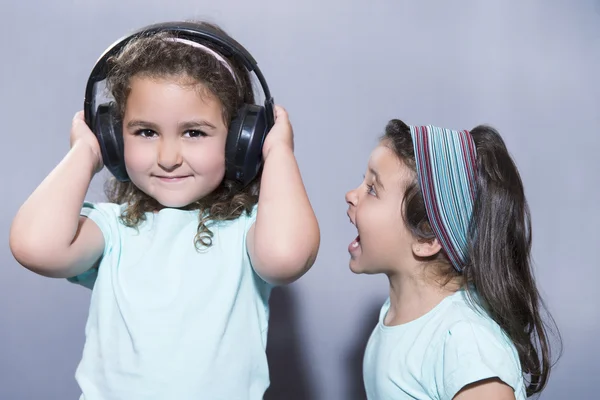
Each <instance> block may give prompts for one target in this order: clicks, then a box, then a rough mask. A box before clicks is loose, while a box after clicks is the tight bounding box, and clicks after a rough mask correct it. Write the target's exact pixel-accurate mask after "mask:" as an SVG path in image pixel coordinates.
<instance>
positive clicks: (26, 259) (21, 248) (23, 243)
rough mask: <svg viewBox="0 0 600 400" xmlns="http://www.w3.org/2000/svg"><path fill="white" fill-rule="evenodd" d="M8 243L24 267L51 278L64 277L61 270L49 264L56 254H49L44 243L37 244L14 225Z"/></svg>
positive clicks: (14, 256)
mask: <svg viewBox="0 0 600 400" xmlns="http://www.w3.org/2000/svg"><path fill="white" fill-rule="evenodd" d="M8 244H9V248H10V252H11V253H12V256H13V258H14V259H15V260H16V261H17V263H19V265H21V266H22V267H24V268H26V269H28V270H30V271H32V272H34V273H36V274H38V275H42V276H46V277H50V278H55V277H62V275H61V274H60V272H59V271H57V270H56V269H55V268H53V267H52V265H50V264H49V260H52V259H55V258H56V255H54V254H49V252H48V251H46V250H45V249H44V248H43V246H42V245H40V244H36V243H35V241H34V240H31V239H28V238H27V237H26V236H25V235H19V234H18V232H17V231H15V230H14V229H12V227H11V232H10V235H9V239H8Z"/></svg>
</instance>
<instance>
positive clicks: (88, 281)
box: [67, 202, 116, 289]
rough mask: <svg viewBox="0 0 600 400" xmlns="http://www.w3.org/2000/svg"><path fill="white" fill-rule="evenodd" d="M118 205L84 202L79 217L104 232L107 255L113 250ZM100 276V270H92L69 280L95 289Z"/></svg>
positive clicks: (105, 252)
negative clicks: (115, 211) (113, 223)
mask: <svg viewBox="0 0 600 400" xmlns="http://www.w3.org/2000/svg"><path fill="white" fill-rule="evenodd" d="M115 207H116V205H114V204H106V203H97V204H95V203H90V202H84V203H83V207H82V208H81V211H80V213H79V215H81V216H83V217H86V218H89V219H91V220H92V221H94V223H95V224H96V225H97V226H98V228H99V229H100V231H101V232H102V236H103V237H104V252H103V254H107V251H108V250H110V248H111V238H112V231H113V230H112V229H111V226H112V222H113V221H114V220H115V215H114V210H112V208H115ZM97 276H98V268H96V267H94V268H90V269H88V270H87V271H85V272H83V273H81V274H79V275H76V276H73V277H70V278H67V280H68V281H69V282H71V283H75V284H78V285H81V286H83V287H86V288H88V289H92V288H93V287H94V283H95V282H96V278H97Z"/></svg>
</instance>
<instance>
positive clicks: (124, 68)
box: [105, 22, 262, 249]
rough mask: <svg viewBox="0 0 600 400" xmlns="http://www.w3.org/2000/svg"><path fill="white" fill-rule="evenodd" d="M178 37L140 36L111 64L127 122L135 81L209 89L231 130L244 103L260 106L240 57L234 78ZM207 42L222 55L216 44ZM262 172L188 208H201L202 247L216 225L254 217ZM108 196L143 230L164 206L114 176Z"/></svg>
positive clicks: (111, 80)
mask: <svg viewBox="0 0 600 400" xmlns="http://www.w3.org/2000/svg"><path fill="white" fill-rule="evenodd" d="M195 23H196V24H197V25H198V26H199V27H208V28H209V29H212V30H216V31H218V32H219V33H220V34H221V35H222V36H224V37H229V35H228V34H227V33H226V32H225V31H223V29H221V28H220V27H218V26H217V25H215V24H211V23H207V22H195ZM175 37H177V35H176V34H175V33H172V32H160V33H156V34H153V35H140V36H139V37H137V38H135V39H133V40H132V41H131V42H129V43H128V44H127V45H126V46H125V47H124V48H123V49H122V50H121V51H120V52H119V53H118V54H117V55H116V56H114V57H111V58H110V59H109V60H108V63H109V65H108V67H109V73H108V76H107V80H106V84H107V89H108V90H109V91H110V93H111V94H112V96H113V97H114V99H115V103H116V105H117V108H118V110H119V117H120V119H121V121H122V120H123V116H124V114H125V105H126V103H127V98H128V96H129V93H130V91H131V86H130V82H131V79H132V78H133V77H140V76H142V77H147V78H173V79H177V80H178V81H184V82H186V83H187V81H190V82H193V84H194V85H201V87H202V89H203V90H205V91H206V92H208V93H210V94H211V95H213V96H214V97H215V98H216V99H218V100H219V101H220V104H221V106H222V109H223V120H224V121H225V124H226V126H227V127H229V125H230V123H231V121H232V120H233V118H235V116H236V114H237V110H238V109H239V108H240V107H241V106H242V105H243V104H244V103H254V92H253V88H252V81H251V80H250V75H249V72H248V71H247V70H246V68H245V67H244V66H243V65H242V64H241V63H239V62H238V61H237V60H236V59H233V58H229V59H227V61H228V63H229V65H230V66H231V67H232V69H233V72H234V74H235V79H234V77H233V76H232V74H231V72H230V71H229V70H228V69H227V68H226V67H225V66H224V65H223V64H222V63H221V62H220V61H219V60H217V59H216V58H215V57H214V56H213V55H211V54H209V53H207V52H206V51H203V50H202V49H198V48H196V47H193V46H190V45H189V44H185V43H181V42H176V41H173V40H169V39H172V38H175ZM203 44H204V45H205V46H207V47H209V48H211V49H213V50H215V51H217V52H218V50H217V49H216V48H214V46H211V44H210V43H203ZM236 81H237V82H236ZM261 172H262V171H259V173H258V175H257V177H256V178H254V180H253V181H252V182H251V183H250V184H249V185H247V186H245V187H242V185H241V184H239V183H238V182H235V181H232V180H229V179H227V178H224V179H223V181H222V182H221V184H220V185H219V186H218V187H217V189H215V190H214V191H213V192H212V193H210V194H209V195H208V196H205V197H204V198H202V199H199V200H197V201H196V202H194V203H192V204H188V205H187V206H186V207H184V209H187V210H199V225H198V232H197V234H196V236H195V238H194V243H195V245H196V248H198V249H199V248H200V247H202V246H205V247H210V246H211V245H212V237H213V232H212V231H211V230H210V229H209V226H210V225H213V224H214V223H215V222H217V221H226V220H233V219H236V218H238V217H239V216H241V215H242V213H244V212H246V213H248V214H250V213H251V211H252V208H253V207H254V206H255V205H256V204H257V202H258V192H259V188H260V176H261ZM105 193H106V196H107V197H108V200H109V201H110V202H113V203H117V204H126V207H125V209H124V211H123V213H122V214H121V216H120V219H121V222H122V223H123V224H125V225H126V226H128V227H137V226H138V225H139V224H140V223H141V222H142V221H144V220H145V219H146V215H145V213H147V212H155V211H158V210H160V209H161V208H163V207H162V205H161V204H159V203H158V201H156V200H155V199H153V198H152V197H150V196H148V195H147V194H146V193H144V192H143V191H141V190H140V189H139V188H137V187H136V186H135V185H134V184H133V183H132V182H120V181H118V180H116V179H115V178H114V177H113V178H110V179H109V180H108V181H107V182H106V185H105Z"/></svg>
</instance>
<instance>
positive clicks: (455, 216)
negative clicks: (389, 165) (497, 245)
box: [410, 125, 477, 272]
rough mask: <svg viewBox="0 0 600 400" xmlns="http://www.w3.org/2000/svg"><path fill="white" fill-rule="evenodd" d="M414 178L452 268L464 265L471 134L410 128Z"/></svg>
mask: <svg viewBox="0 0 600 400" xmlns="http://www.w3.org/2000/svg"><path fill="white" fill-rule="evenodd" d="M410 133H411V135H412V140H413V146H414V150H415V159H416V164H417V175H418V178H419V184H420V185H421V191H422V193H423V199H424V201H425V210H426V211H427V216H428V217H429V222H430V224H431V227H432V229H433V232H434V233H435V236H436V238H437V239H438V240H439V241H440V244H441V246H442V248H443V249H444V250H445V251H446V254H447V255H448V258H449V259H450V262H452V265H453V266H454V268H455V269H456V270H457V271H458V272H461V271H462V270H463V267H464V266H465V265H466V263H467V258H468V257H467V235H468V232H469V223H470V221H471V215H472V214H473V203H474V201H475V184H476V182H475V179H476V168H477V155H476V150H475V143H474V142H473V138H472V137H471V134H470V133H469V132H468V131H466V130H462V131H454V130H450V129H444V128H438V127H435V126H431V125H428V126H411V127H410Z"/></svg>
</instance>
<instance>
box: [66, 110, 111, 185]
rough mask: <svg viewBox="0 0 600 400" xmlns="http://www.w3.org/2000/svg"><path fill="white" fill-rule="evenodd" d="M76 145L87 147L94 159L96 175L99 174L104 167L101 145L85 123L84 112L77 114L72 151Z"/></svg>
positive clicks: (73, 128)
mask: <svg viewBox="0 0 600 400" xmlns="http://www.w3.org/2000/svg"><path fill="white" fill-rule="evenodd" d="M76 145H77V146H86V147H87V148H88V149H89V150H90V154H91V155H92V157H93V158H94V162H93V165H94V173H97V172H99V171H100V170H101V169H102V167H103V166H104V163H103V162H102V152H101V151H100V144H99V143H98V139H96V136H95V135H94V133H93V132H92V131H91V130H90V128H89V127H88V126H87V124H86V123H85V120H84V118H83V111H79V112H78V113H77V114H75V117H73V123H72V125H71V149H72V148H73V147H75V146H76Z"/></svg>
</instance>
